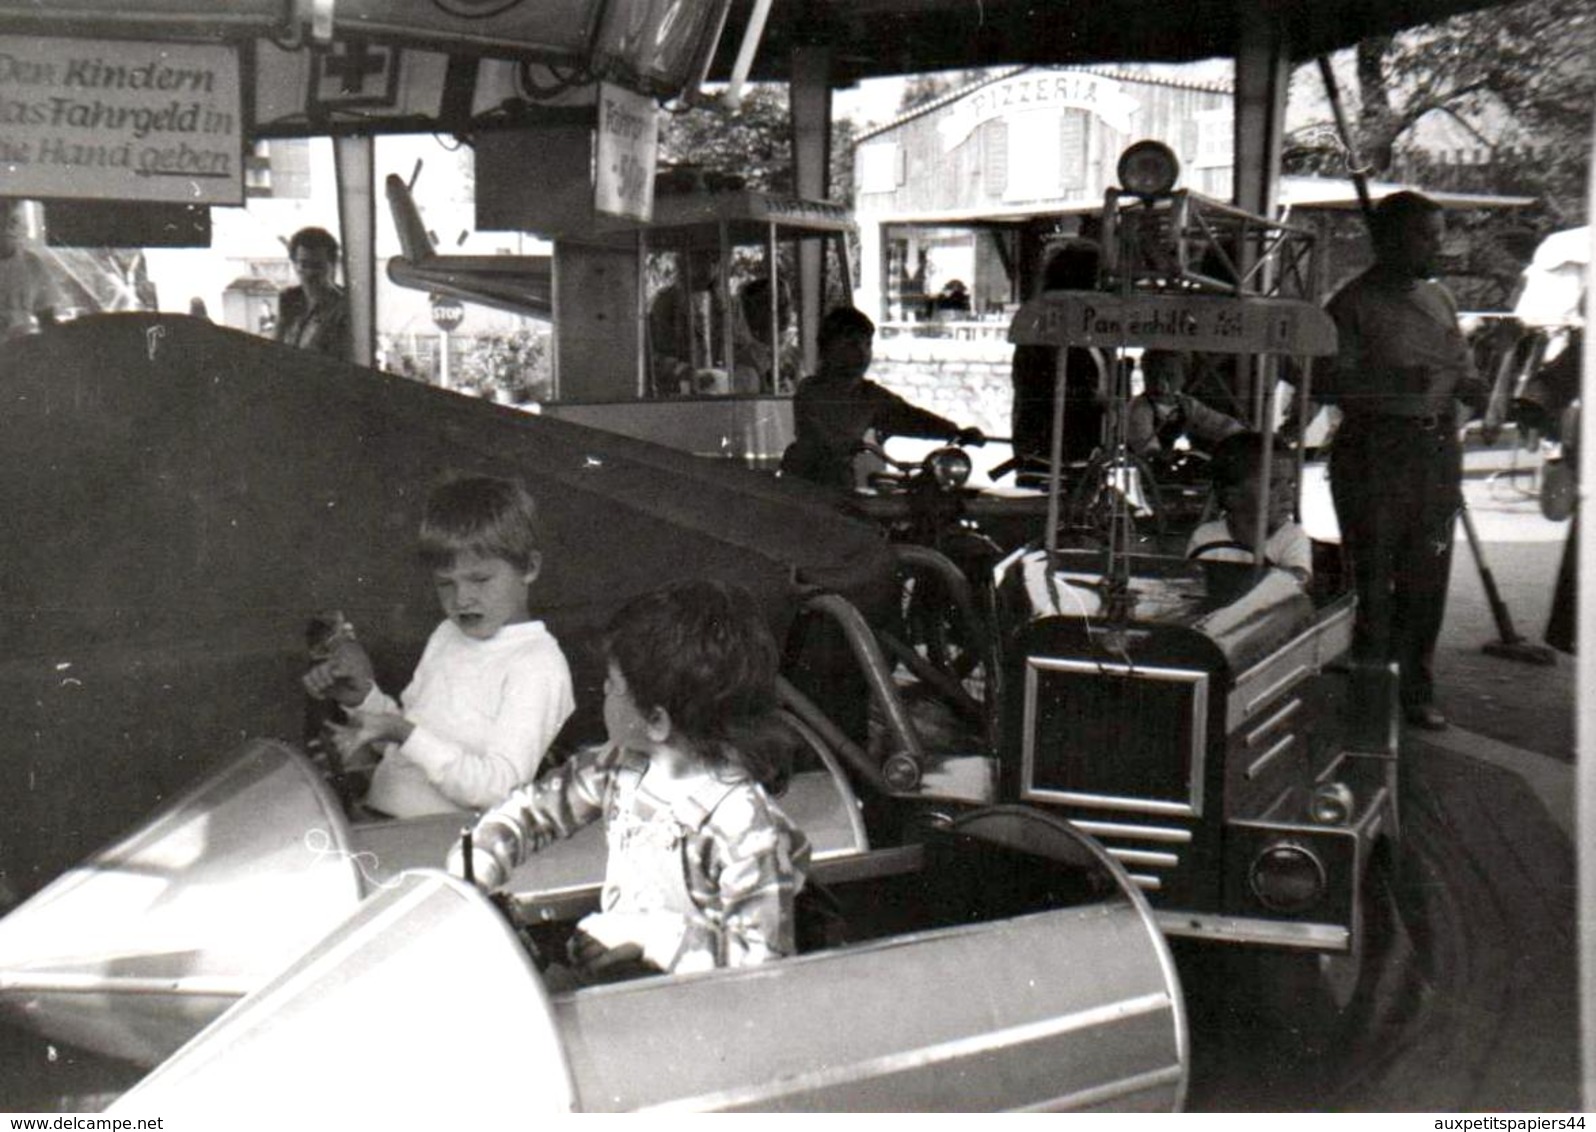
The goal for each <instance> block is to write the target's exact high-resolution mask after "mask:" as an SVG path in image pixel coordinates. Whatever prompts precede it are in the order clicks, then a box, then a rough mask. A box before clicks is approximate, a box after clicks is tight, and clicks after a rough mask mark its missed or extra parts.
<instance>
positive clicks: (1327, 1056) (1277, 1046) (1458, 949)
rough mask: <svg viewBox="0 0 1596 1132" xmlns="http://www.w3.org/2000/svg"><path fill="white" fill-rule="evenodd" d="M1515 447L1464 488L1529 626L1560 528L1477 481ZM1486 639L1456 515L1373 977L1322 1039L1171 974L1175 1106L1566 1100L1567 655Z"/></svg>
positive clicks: (1572, 1015)
mask: <svg viewBox="0 0 1596 1132" xmlns="http://www.w3.org/2000/svg"><path fill="white" fill-rule="evenodd" d="M1525 458H1526V457H1524V456H1522V455H1515V454H1514V453H1512V451H1511V450H1503V449H1498V450H1496V451H1495V452H1480V451H1475V452H1472V453H1471V454H1470V456H1469V464H1470V468H1471V472H1472V474H1471V475H1470V477H1469V478H1468V480H1467V481H1466V483H1465V495H1466V498H1467V500H1468V503H1469V507H1470V513H1471V515H1472V517H1473V519H1474V522H1475V526H1476V528H1477V531H1478V534H1479V537H1480V541H1481V554H1482V556H1483V558H1484V561H1485V565H1486V566H1487V568H1488V569H1489V570H1490V571H1491V573H1492V575H1493V577H1494V579H1495V582H1496V585H1497V588H1498V590H1499V594H1500V597H1501V599H1502V602H1503V603H1504V605H1505V607H1506V609H1507V612H1508V616H1509V617H1510V619H1511V621H1512V622H1513V627H1514V631H1515V633H1516V634H1517V635H1519V636H1522V637H1523V638H1526V639H1528V640H1530V641H1532V642H1539V640H1540V638H1541V636H1542V633H1543V631H1544V628H1545V624H1546V615H1547V611H1548V607H1549V605H1550V600H1551V590H1552V585H1553V582H1554V580H1555V578H1556V573H1557V568H1558V562H1559V559H1560V556H1561V554H1562V550H1563V540H1564V538H1565V537H1566V535H1567V531H1568V527H1567V524H1566V523H1552V522H1548V521H1547V520H1545V519H1544V518H1543V517H1542V516H1541V514H1540V511H1539V507H1538V505H1537V503H1536V502H1535V500H1534V498H1533V497H1532V496H1531V495H1529V494H1527V490H1526V489H1528V488H1530V487H1531V486H1532V484H1531V483H1530V482H1529V480H1528V479H1527V478H1523V477H1509V476H1502V475H1498V476H1496V477H1495V478H1494V479H1493V478H1491V476H1490V474H1489V473H1490V472H1491V471H1493V470H1501V469H1511V467H1512V466H1513V464H1514V462H1515V461H1522V460H1523V459H1525ZM1502 638H1503V633H1502V631H1501V628H1500V626H1499V624H1498V621H1497V618H1496V616H1495V615H1494V614H1493V612H1492V610H1491V607H1490V603H1489V602H1488V600H1487V598H1486V591H1485V587H1484V585H1483V583H1482V578H1481V572H1480V569H1479V566H1478V564H1477V563H1476V561H1475V559H1474V557H1473V555H1472V554H1471V552H1470V549H1469V546H1468V544H1467V541H1466V539H1465V536H1464V532H1463V531H1462V529H1461V528H1460V530H1459V532H1458V546H1457V553H1456V555H1455V557H1454V560H1453V574H1452V586H1451V593H1450V600H1449V604H1448V617H1447V622H1446V626H1445V629H1444V631H1443V634H1442V638H1441V643H1440V647H1439V650H1438V655H1437V664H1436V670H1437V679H1438V683H1439V685H1440V688H1441V694H1440V698H1441V702H1442V705H1443V707H1444V708H1445V710H1446V712H1447V714H1448V715H1449V716H1450V717H1451V718H1452V720H1453V726H1452V727H1451V728H1450V729H1449V730H1447V731H1443V732H1439V733H1429V732H1414V731H1409V732H1408V733H1407V734H1406V735H1405V736H1404V739H1403V752H1402V758H1403V769H1402V775H1403V788H1402V806H1401V808H1402V815H1403V819H1402V820H1403V853H1402V862H1401V866H1400V868H1399V875H1398V878H1397V881H1396V883H1395V885H1394V890H1393V893H1392V902H1391V904H1392V909H1393V912H1394V915H1393V923H1392V927H1391V933H1390V938H1389V940H1388V944H1387V946H1386V948H1385V949H1384V951H1383V953H1382V954H1381V956H1380V959H1379V962H1378V964H1377V965H1376V967H1375V969H1374V982H1373V984H1372V985H1371V986H1370V988H1369V990H1368V992H1367V993H1366V994H1364V995H1361V996H1360V998H1359V1000H1358V1001H1357V1003H1356V1004H1355V1016H1354V1017H1352V1018H1350V1019H1349V1020H1348V1023H1347V1028H1346V1030H1345V1031H1344V1032H1343V1033H1342V1034H1341V1035H1340V1036H1339V1040H1334V1041H1331V1042H1328V1043H1327V1042H1325V1041H1324V1040H1322V1039H1318V1038H1314V1037H1312V1036H1310V1035H1306V1034H1303V1033H1299V1032H1296V1031H1295V1030H1293V1028H1292V1027H1291V1026H1290V1025H1289V1023H1288V1024H1286V1025H1279V1024H1276V1025H1267V1024H1259V1023H1258V1022H1256V1021H1255V1020H1253V1019H1250V1018H1248V1017H1246V1016H1245V1015H1241V1014H1237V1013H1236V1012H1235V1011H1233V1010H1232V1009H1231V1008H1230V1007H1229V1006H1228V1005H1226V1003H1225V1000H1224V998H1223V996H1222V995H1221V994H1219V993H1218V991H1217V990H1216V989H1215V987H1213V986H1212V985H1202V984H1197V985H1192V983H1191V982H1188V998H1189V1000H1190V1001H1191V1004H1192V1007H1193V1023H1194V1043H1193V1044H1194V1055H1193V1085H1192V1095H1191V1098H1190V1106H1191V1107H1192V1108H1193V1109H1196V1110H1207V1111H1226V1110H1275V1111H1283V1110H1301V1109H1330V1110H1339V1111H1471V1112H1478V1111H1537V1112H1564V1111H1573V1110H1577V1109H1578V1108H1579V1107H1580V1082H1579V1037H1578V1019H1577V1012H1578V1003H1579V992H1578V967H1577V962H1576V955H1577V942H1578V940H1577V916H1576V909H1577V906H1578V905H1577V901H1576V890H1575V883H1574V876H1575V873H1574V854H1573V847H1572V832H1573V828H1574V803H1573V791H1574V782H1573V762H1574V724H1573V712H1574V703H1575V694H1576V683H1575V677H1576V666H1575V662H1574V658H1572V657H1569V656H1566V655H1563V654H1556V655H1555V659H1554V663H1553V664H1552V665H1550V666H1546V667H1542V666H1538V665H1533V664H1527V663H1523V662H1520V661H1516V660H1512V659H1504V658H1502V657H1499V656H1493V655H1490V654H1488V653H1486V652H1484V651H1483V650H1482V646H1483V645H1485V644H1487V643H1488V642H1493V641H1500V640H1501V639H1502ZM1198 977H1199V979H1200V978H1201V974H1200V972H1199V975H1198Z"/></svg>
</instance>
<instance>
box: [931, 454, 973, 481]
mask: <svg viewBox="0 0 1596 1132" xmlns="http://www.w3.org/2000/svg"><path fill="white" fill-rule="evenodd" d="M925 462H926V466H927V467H928V468H930V469H931V475H932V476H933V477H935V479H936V481H937V486H938V487H940V488H941V489H942V490H944V491H952V490H954V489H955V488H960V487H963V486H964V485H965V484H967V483H969V482H970V471H971V469H972V465H971V463H970V454H969V453H968V452H966V451H965V450H964V449H962V448H938V449H937V450H936V451H935V452H933V453H931V455H929V456H927V457H926V458H925Z"/></svg>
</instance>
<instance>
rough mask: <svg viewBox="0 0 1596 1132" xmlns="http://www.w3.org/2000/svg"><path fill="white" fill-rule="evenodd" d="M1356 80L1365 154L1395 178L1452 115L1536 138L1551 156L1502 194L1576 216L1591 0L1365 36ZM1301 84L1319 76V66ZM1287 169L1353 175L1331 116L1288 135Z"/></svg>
mask: <svg viewBox="0 0 1596 1132" xmlns="http://www.w3.org/2000/svg"><path fill="white" fill-rule="evenodd" d="M1354 60H1355V82H1354V83H1352V84H1350V86H1349V89H1346V90H1344V91H1343V92H1342V93H1343V101H1344V103H1345V104H1346V111H1347V116H1348V118H1349V121H1350V124H1351V126H1352V132H1353V141H1354V145H1355V147H1356V150H1357V156H1358V158H1359V159H1360V160H1361V161H1362V163H1363V164H1364V165H1365V166H1366V167H1367V168H1368V169H1369V171H1370V172H1371V173H1372V174H1373V175H1375V176H1386V175H1389V174H1390V173H1391V171H1392V168H1393V165H1394V164H1395V163H1396V161H1397V159H1398V157H1399V156H1400V155H1401V152H1402V150H1403V148H1404V146H1405V145H1407V144H1408V143H1409V141H1410V139H1411V136H1412V132H1413V131H1414V129H1415V127H1416V126H1417V125H1418V123H1419V122H1420V120H1421V119H1424V118H1425V117H1426V116H1427V115H1431V114H1442V115H1446V116H1448V117H1450V118H1451V119H1452V120H1453V121H1455V122H1457V123H1458V124H1459V125H1461V126H1462V127H1463V129H1464V130H1465V131H1467V132H1468V133H1470V134H1471V135H1472V136H1473V137H1474V138H1475V140H1476V141H1477V143H1478V147H1479V148H1481V149H1483V150H1486V151H1490V152H1491V153H1493V154H1495V153H1497V152H1499V151H1500V149H1501V147H1503V146H1508V147H1512V146H1522V145H1525V144H1532V145H1534V146H1535V148H1536V150H1537V151H1538V152H1540V153H1542V154H1544V157H1537V158H1536V160H1535V161H1534V162H1532V163H1525V164H1524V166H1523V167H1521V168H1518V169H1513V168H1512V167H1511V162H1493V164H1494V165H1501V166H1502V169H1501V176H1502V177H1504V178H1505V179H1506V181H1507V182H1508V183H1498V184H1495V185H1482V186H1479V187H1480V188H1485V189H1489V190H1493V191H1499V192H1504V191H1510V192H1524V191H1529V192H1533V193H1534V194H1535V195H1538V196H1540V197H1542V199H1543V200H1544V201H1545V207H1546V210H1547V213H1548V216H1547V220H1548V223H1550V224H1553V225H1566V224H1573V223H1578V222H1579V217H1580V216H1581V215H1582V214H1583V211H1584V203H1585V202H1584V178H1585V176H1586V168H1587V166H1588V162H1589V159H1590V138H1591V110H1592V106H1593V105H1596V8H1593V7H1592V5H1591V4H1590V0H1525V2H1521V3H1515V4H1506V5H1501V6H1498V7H1494V8H1487V9H1484V10H1481V11H1477V12H1471V13H1467V14H1465V15H1462V16H1457V17H1454V18H1453V19H1450V20H1447V21H1444V22H1442V23H1438V24H1434V25H1430V26H1428V27H1423V28H1417V29H1413V30H1411V31H1408V32H1405V33H1403V34H1401V35H1396V36H1381V37H1377V38H1371V39H1366V40H1364V41H1362V42H1361V43H1359V44H1358V45H1357V48H1356V50H1355V54H1354ZM1298 81H1307V82H1312V83H1315V84H1317V83H1318V82H1319V75H1318V72H1317V68H1316V67H1313V66H1309V67H1306V68H1304V69H1303V71H1301V72H1299V75H1298ZM1286 160H1287V170H1288V171H1289V172H1314V173H1324V174H1332V175H1345V173H1346V162H1345V153H1344V150H1343V148H1342V146H1341V144H1340V142H1339V140H1338V139H1337V138H1336V135H1335V132H1334V129H1333V127H1332V126H1331V125H1330V123H1329V121H1328V119H1326V120H1324V121H1319V122H1314V123H1310V124H1308V125H1306V126H1304V127H1302V128H1300V129H1298V130H1296V131H1294V132H1293V135H1292V136H1291V137H1290V138H1288V141H1287V154H1286Z"/></svg>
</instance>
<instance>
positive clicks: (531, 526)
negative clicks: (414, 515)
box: [418, 476, 541, 571]
mask: <svg viewBox="0 0 1596 1132" xmlns="http://www.w3.org/2000/svg"><path fill="white" fill-rule="evenodd" d="M539 535H540V531H539V527H538V508H537V503H536V502H534V501H533V499H532V496H531V494H530V493H529V492H528V491H527V489H526V488H525V487H524V486H523V485H522V484H521V482H520V481H519V480H508V479H499V478H498V477H496V476H461V477H458V478H455V479H450V480H446V481H444V482H443V483H441V484H439V485H438V486H437V487H435V488H434V489H433V490H432V494H431V495H429V496H427V506H426V510H425V512H424V513H423V514H422V517H421V534H420V537H419V540H418V541H419V544H420V552H421V560H422V562H424V563H425V564H426V565H427V567H428V569H432V570H438V569H446V568H447V567H449V566H450V565H452V564H453V563H454V561H455V560H456V559H457V558H458V557H459V556H460V555H461V554H477V555H481V556H482V557H484V558H502V559H504V560H505V561H506V562H508V563H510V565H512V566H514V567H515V568H516V569H517V570H522V571H528V570H531V569H532V568H533V565H534V564H535V563H536V562H537V561H538V544H539V542H540V541H541V539H540V537H539Z"/></svg>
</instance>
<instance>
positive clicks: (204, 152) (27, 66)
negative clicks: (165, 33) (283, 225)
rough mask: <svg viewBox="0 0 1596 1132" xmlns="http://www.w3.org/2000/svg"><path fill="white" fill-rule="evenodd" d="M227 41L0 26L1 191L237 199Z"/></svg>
mask: <svg viewBox="0 0 1596 1132" xmlns="http://www.w3.org/2000/svg"><path fill="white" fill-rule="evenodd" d="M239 90H240V87H239V74H238V51H237V49H236V48H234V47H231V46H227V45H223V44H198V43H153V42H134V41H128V40H93V39H55V38H46V37H36V36H15V35H7V36H0V175H3V177H4V184H5V193H6V195H7V196H19V197H76V198H92V199H96V200H135V201H171V202H177V201H180V202H183V203H185V204H242V203H243V200H244V172H243V136H244V123H243V114H242V102H241V99H240V94H239Z"/></svg>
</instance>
